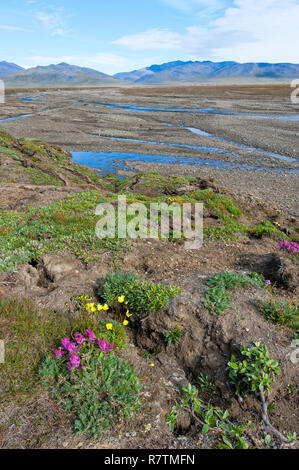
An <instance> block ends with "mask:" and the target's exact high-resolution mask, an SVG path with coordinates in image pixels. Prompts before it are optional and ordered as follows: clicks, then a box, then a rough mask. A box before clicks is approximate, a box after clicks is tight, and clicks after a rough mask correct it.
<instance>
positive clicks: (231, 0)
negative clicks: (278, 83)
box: [0, 0, 299, 75]
mask: <svg viewBox="0 0 299 470" xmlns="http://www.w3.org/2000/svg"><path fill="white" fill-rule="evenodd" d="M1 3H2V5H1V14H0V61H1V60H6V61H8V62H14V63H17V64H19V65H21V66H23V67H24V68H29V67H34V66H37V65H49V64H51V63H60V62H67V63H70V64H74V65H80V66H85V67H91V68H94V69H96V70H99V71H101V72H104V73H107V74H111V75H112V74H115V73H118V72H124V71H131V70H134V69H140V68H143V67H147V66H150V65H152V64H161V63H164V62H170V61H173V60H184V61H185V60H199V61H201V60H212V61H224V60H233V61H237V62H272V63H275V62H293V63H299V27H298V23H299V0H84V1H82V0H60V1H58V0H50V1H42V0H10V1H9V2H1Z"/></svg>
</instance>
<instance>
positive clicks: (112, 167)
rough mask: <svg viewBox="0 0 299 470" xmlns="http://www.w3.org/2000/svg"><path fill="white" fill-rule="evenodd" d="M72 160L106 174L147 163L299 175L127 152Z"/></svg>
mask: <svg viewBox="0 0 299 470" xmlns="http://www.w3.org/2000/svg"><path fill="white" fill-rule="evenodd" d="M71 154H72V160H73V161H74V162H75V163H79V164H81V165H87V166H90V167H91V168H97V169H99V170H103V172H104V173H116V172H117V171H119V170H127V171H132V169H131V168H130V167H129V166H128V165H126V163H125V161H131V162H146V163H164V164H179V165H190V166H205V167H210V168H219V169H226V170H233V169H240V170H257V171H271V172H276V173H299V170H291V169H283V168H274V169H272V168H269V167H265V166H258V165H248V164H246V163H243V164H242V163H236V162H227V161H223V160H210V159H204V158H192V159H191V158H186V157H176V156H171V155H145V154H141V153H125V152H71Z"/></svg>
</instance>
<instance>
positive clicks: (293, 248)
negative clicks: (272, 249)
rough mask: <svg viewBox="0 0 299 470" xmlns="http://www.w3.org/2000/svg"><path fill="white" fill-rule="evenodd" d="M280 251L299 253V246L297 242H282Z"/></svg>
mask: <svg viewBox="0 0 299 470" xmlns="http://www.w3.org/2000/svg"><path fill="white" fill-rule="evenodd" d="M280 249H281V250H287V251H289V252H290V253H298V252H299V245H298V243H296V242H288V241H287V240H284V241H283V242H280Z"/></svg>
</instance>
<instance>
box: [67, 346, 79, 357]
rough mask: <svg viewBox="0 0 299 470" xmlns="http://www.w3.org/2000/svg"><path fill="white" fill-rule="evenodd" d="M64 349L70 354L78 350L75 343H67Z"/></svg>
mask: <svg viewBox="0 0 299 470" xmlns="http://www.w3.org/2000/svg"><path fill="white" fill-rule="evenodd" d="M66 349H67V351H68V352H69V353H70V354H72V353H75V352H78V351H79V349H78V348H77V346H76V344H75V343H69V345H68V347H67V348H66Z"/></svg>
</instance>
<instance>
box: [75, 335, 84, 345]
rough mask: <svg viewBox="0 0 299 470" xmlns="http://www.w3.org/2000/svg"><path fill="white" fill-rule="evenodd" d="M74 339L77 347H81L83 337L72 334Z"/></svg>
mask: <svg viewBox="0 0 299 470" xmlns="http://www.w3.org/2000/svg"><path fill="white" fill-rule="evenodd" d="M74 337H75V340H76V342H77V344H78V345H79V346H82V345H83V342H84V336H83V335H79V333H75V334H74Z"/></svg>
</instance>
